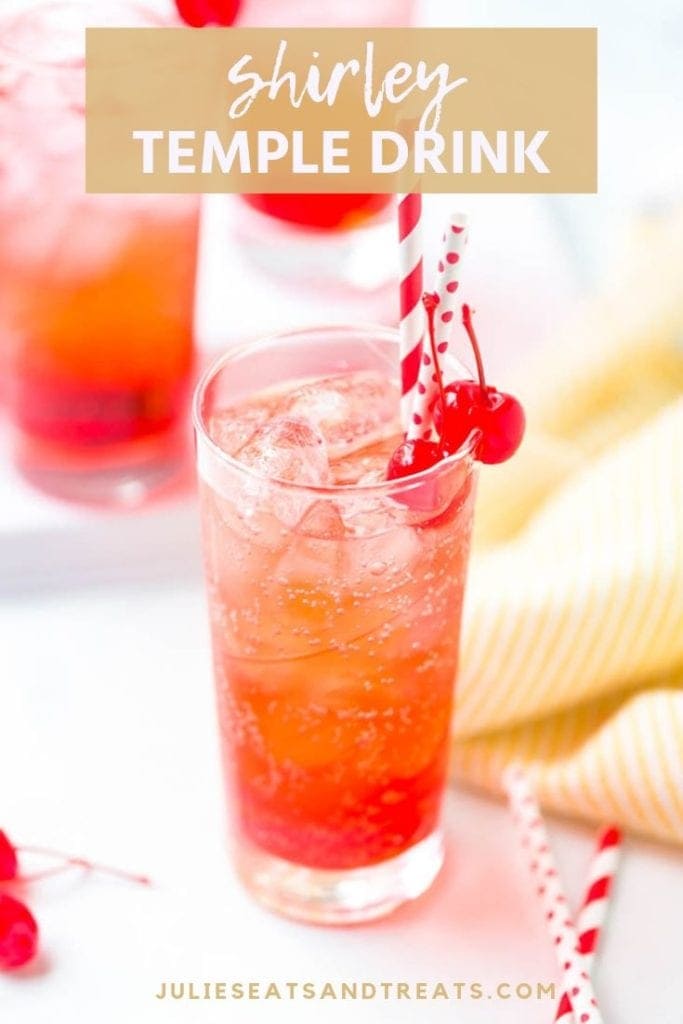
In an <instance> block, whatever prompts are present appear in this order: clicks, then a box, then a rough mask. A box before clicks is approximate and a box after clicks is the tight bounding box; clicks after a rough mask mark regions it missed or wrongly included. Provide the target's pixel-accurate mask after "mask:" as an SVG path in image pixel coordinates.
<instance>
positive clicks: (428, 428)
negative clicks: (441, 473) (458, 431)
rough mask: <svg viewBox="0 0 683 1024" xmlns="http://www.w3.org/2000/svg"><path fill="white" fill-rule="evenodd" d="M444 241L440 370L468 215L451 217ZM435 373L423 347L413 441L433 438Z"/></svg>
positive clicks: (437, 317)
mask: <svg viewBox="0 0 683 1024" xmlns="http://www.w3.org/2000/svg"><path fill="white" fill-rule="evenodd" d="M442 241H443V248H442V253H441V258H440V260H439V263H438V274H437V278H436V287H435V289H434V290H435V293H436V295H437V297H438V300H439V301H438V304H437V306H436V310H435V313H434V331H435V341H436V351H437V354H438V355H439V356H440V357H441V358H440V359H439V363H440V365H441V367H443V365H444V358H445V355H446V353H447V351H448V345H449V339H450V333H451V328H452V322H453V318H454V312H455V308H456V305H457V300H456V298H455V295H456V292H457V290H458V285H459V282H460V268H461V262H462V255H463V252H464V249H465V244H466V242H467V217H466V216H465V214H463V213H454V214H452V215H451V217H450V218H449V220H448V224H447V227H446V231H445V232H444V234H443V239H442ZM434 370H435V367H434V366H433V365H432V358H431V356H430V355H429V353H428V352H426V351H425V348H424V346H423V349H422V359H421V361H420V364H419V369H418V385H417V393H416V394H414V395H413V401H412V405H411V411H410V416H409V419H408V426H407V432H408V438H409V439H410V440H417V439H418V438H431V437H432V436H433V429H432V410H433V407H434V401H435V399H436V397H437V395H438V388H437V384H436V376H435V372H434Z"/></svg>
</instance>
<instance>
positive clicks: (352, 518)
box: [194, 326, 475, 923]
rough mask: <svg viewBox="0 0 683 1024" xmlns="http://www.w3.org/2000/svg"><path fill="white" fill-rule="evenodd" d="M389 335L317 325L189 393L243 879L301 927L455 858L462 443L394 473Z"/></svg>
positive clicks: (463, 546)
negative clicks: (450, 801)
mask: <svg viewBox="0 0 683 1024" xmlns="http://www.w3.org/2000/svg"><path fill="white" fill-rule="evenodd" d="M398 365H399V358H398V340H397V335H396V332H394V331H392V330H388V329H385V328H382V327H372V326H368V327H345V326H341V327H340V326H336V327H320V328H312V329H309V330H305V331H300V332H293V333H289V334H283V335H279V336H276V337H272V338H270V339H268V340H266V341H262V342H260V343H258V344H254V345H251V346H246V347H244V348H241V349H238V350H236V351H233V352H231V353H229V354H228V355H226V356H224V357H223V358H222V359H221V360H219V362H218V363H217V364H216V365H215V366H214V367H213V368H211V369H210V370H209V371H208V372H207V374H206V375H205V376H204V379H203V380H202V382H201V383H200V385H199V388H198V391H197V394H196V397H195V408H194V416H195V429H196V437H197V459H198V474H199V481H200V501H201V513H202V526H203V544H204V554H205V572H206V579H207V586H208V598H209V608H210V617H211V627H212V641H213V654H214V667H215V680H216V692H217V704H218V719H219V724H220V733H221V741H222V750H223V757H224V764H225V773H226V778H227V784H228V790H229V792H230V794H231V801H230V802H231V805H232V808H233V811H234V822H235V824H234V830H233V834H234V840H235V848H236V858H237V867H238V871H239V873H240V875H241V877H242V879H243V881H244V883H245V884H246V886H247V887H248V888H249V889H250V890H251V891H252V892H253V893H254V894H255V895H256V896H257V897H258V898H259V899H260V900H261V901H262V902H264V903H265V904H267V905H269V906H270V907H272V908H274V909H276V910H278V911H280V912H282V913H285V914H288V915H290V916H293V917H297V918H302V919H305V920H309V921H318V922H330V923H334V922H340V923H343V922H350V921H359V920H365V919H368V918H372V917H376V916H379V915H381V914H384V913H386V912H388V911H389V910H391V909H392V908H393V907H395V906H397V905H398V904H400V903H401V902H403V901H404V900H406V899H408V898H412V897H415V896H417V895H419V894H420V893H422V892H423V891H424V890H425V889H426V888H427V887H428V886H429V885H430V883H431V882H432V880H433V879H434V877H435V875H436V874H437V872H438V871H439V868H440V866H441V863H442V857H443V843H442V834H441V829H440V811H441V804H442V797H443V792H444V784H445V779H446V769H447V763H448V750H449V734H450V720H451V712H452V699H453V689H454V683H455V676H456V665H457V657H458V634H459V626H460V612H461V606H462V599H463V590H464V584H465V574H466V568H467V561H468V551H469V542H470V530H471V524H472V508H473V501H474V476H475V474H474V462H473V456H472V449H471V446H470V444H469V442H468V443H466V444H465V446H463V448H462V449H461V450H460V451H459V452H458V453H457V454H456V455H454V456H452V457H450V458H448V459H447V460H445V461H443V462H441V463H440V464H438V465H437V466H435V467H433V468H432V469H430V470H428V471H426V472H423V473H421V474H419V475H416V476H413V477H410V478H407V479H404V480H396V481H391V482H387V481H386V480H385V473H386V467H387V461H388V458H389V455H390V453H391V452H392V451H393V449H394V447H395V446H396V444H397V443H398V441H399V440H400V437H401V433H400V424H399V422H398V403H399V396H398V388H397V386H396V385H395V384H394V381H395V379H396V370H397V368H398Z"/></svg>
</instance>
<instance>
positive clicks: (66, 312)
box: [0, 0, 199, 503]
mask: <svg viewBox="0 0 683 1024" xmlns="http://www.w3.org/2000/svg"><path fill="white" fill-rule="evenodd" d="M160 24H162V22H161V21H160V19H159V18H158V16H157V15H155V14H154V13H153V12H152V11H151V10H150V9H148V8H147V7H145V6H144V5H143V4H141V3H137V2H135V0H102V2H98V3H97V4H84V3H82V2H81V3H79V2H77V0H66V2H60V0H36V2H28V3H23V4H21V5H20V6H19V7H18V9H16V10H14V12H13V13H12V12H11V11H9V12H8V11H5V12H4V13H2V14H0V357H1V359H2V366H3V370H4V375H5V378H6V387H5V391H6V398H7V402H8V404H9V411H10V419H11V421H12V424H13V426H14V428H15V433H16V459H17V462H18V465H19V468H20V470H21V471H22V472H23V474H24V475H25V476H26V477H28V478H29V479H30V480H31V481H32V482H33V483H35V484H36V485H37V486H39V487H41V488H42V489H44V490H46V491H48V492H50V493H53V494H56V495H59V496H61V497H65V498H71V499H75V500H85V501H94V502H98V503H118V502H123V503H136V502H138V501H140V500H141V499H142V498H144V497H145V496H146V495H147V493H148V492H149V491H151V490H154V489H156V488H157V487H159V486H160V485H162V484H164V483H166V481H167V480H168V479H169V478H170V477H172V476H173V475H174V474H175V473H177V471H178V468H179V466H180V465H181V463H182V461H183V460H182V456H183V449H184V450H185V453H186V452H187V448H188V445H187V428H186V426H185V424H184V414H185V412H186V410H187V404H188V400H189V392H190V389H191V372H192V366H193V336H192V323H193V306H194V283H195V268H196V258H197V236H198V222H199V200H198V197H196V196H176V195H164V196H161V195H88V194H86V192H85V174H84V162H85V161H84V143H85V117H84V113H85V111H84V103H85V56H84V54H85V50H84V45H85V31H84V30H85V27H86V25H105V26H111V25H115V26H118V25H123V26H130V27H144V26H150V25H151V26H156V25H160Z"/></svg>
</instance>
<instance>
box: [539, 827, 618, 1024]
mask: <svg viewBox="0 0 683 1024" xmlns="http://www.w3.org/2000/svg"><path fill="white" fill-rule="evenodd" d="M620 852H621V832H620V831H619V829H617V828H614V826H610V827H609V828H606V829H604V830H603V831H602V832H601V833H600V835H599V836H598V840H597V843H596V846H595V850H594V852H593V857H592V859H591V863H590V867H589V869H588V882H587V885H586V892H585V895H584V898H583V903H582V905H581V909H580V910H579V915H578V918H577V921H576V927H577V931H578V933H579V946H580V948H581V953H582V954H583V970H584V971H586V972H588V971H590V968H591V966H592V963H593V961H594V959H595V954H596V952H597V949H598V942H599V940H600V933H601V931H602V927H603V925H604V923H605V918H606V916H607V910H608V907H609V898H610V893H611V890H612V882H613V880H614V876H615V874H616V871H617V867H618V864H619V855H620ZM572 995H573V990H571V991H570V990H565V991H564V992H563V993H562V996H561V998H560V1001H559V1004H558V1007H557V1015H556V1017H555V1020H556V1022H557V1024H573V1022H574V1013H573V1010H572Z"/></svg>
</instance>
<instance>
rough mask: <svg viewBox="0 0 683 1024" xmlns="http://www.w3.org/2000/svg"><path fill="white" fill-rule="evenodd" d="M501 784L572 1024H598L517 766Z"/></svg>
mask: <svg viewBox="0 0 683 1024" xmlns="http://www.w3.org/2000/svg"><path fill="white" fill-rule="evenodd" d="M503 784H504V786H505V790H506V792H507V795H508V799H509V801H510V808H511V810H512V816H513V819H514V822H515V825H516V827H517V831H518V834H519V837H520V842H521V846H522V849H523V850H524V853H525V855H526V857H527V860H528V862H529V867H530V869H531V873H532V875H533V876H534V879H535V881H536V894H537V896H538V897H539V900H540V903H541V906H542V907H543V910H544V913H545V923H546V928H547V931H548V934H549V935H550V938H551V939H552V942H553V947H554V949H555V955H556V957H557V962H558V964H559V966H560V969H561V971H562V983H563V986H564V990H565V992H567V993H569V997H570V999H571V1005H572V1010H573V1012H574V1021H575V1022H576V1024H603V1021H602V1015H601V1014H600V1010H599V1008H598V1002H597V999H596V997H595V992H594V991H593V984H592V982H591V978H590V974H589V973H588V971H587V969H586V967H587V965H586V963H585V960H584V957H583V954H582V952H581V945H580V941H579V933H578V931H577V929H576V925H575V924H574V921H573V919H572V915H571V911H570V909H569V903H568V901H567V897H566V895H565V893H564V889H563V887H562V882H561V880H560V876H559V872H558V870H557V866H556V864H555V859H554V857H553V855H552V852H551V849H550V843H549V841H548V834H547V832H546V828H545V825H544V823H543V819H542V817H541V813H540V809H539V807H538V804H537V802H536V798H535V797H534V794H533V790H532V788H531V786H530V784H529V782H528V780H527V778H526V776H525V775H524V773H523V772H522V770H521V769H520V768H519V767H518V766H516V765H515V766H512V767H510V768H508V770H507V771H506V772H505V776H504V779H503Z"/></svg>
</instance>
